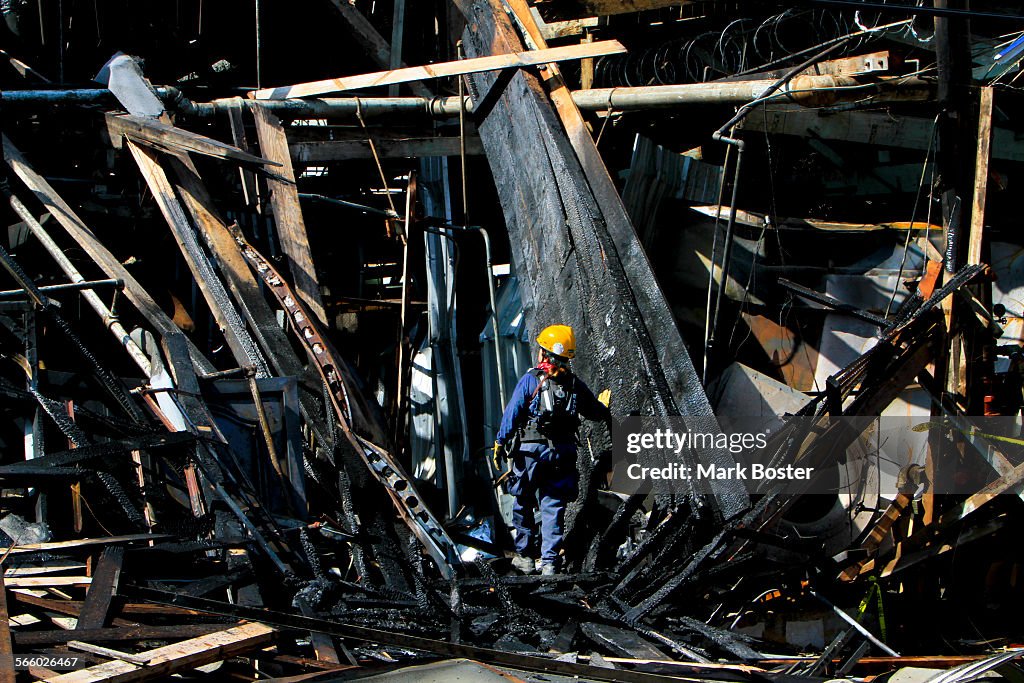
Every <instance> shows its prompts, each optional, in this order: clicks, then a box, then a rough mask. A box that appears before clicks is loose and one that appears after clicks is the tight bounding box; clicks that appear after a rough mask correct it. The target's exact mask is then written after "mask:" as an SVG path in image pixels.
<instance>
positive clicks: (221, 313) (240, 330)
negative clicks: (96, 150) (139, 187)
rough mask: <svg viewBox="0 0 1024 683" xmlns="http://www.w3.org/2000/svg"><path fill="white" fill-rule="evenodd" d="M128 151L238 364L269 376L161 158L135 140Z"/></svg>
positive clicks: (129, 144) (261, 375)
mask: <svg viewBox="0 0 1024 683" xmlns="http://www.w3.org/2000/svg"><path fill="white" fill-rule="evenodd" d="M128 149H129V150H130V151H131V153H132V156H133V157H135V162H136V164H138V167H139V171H140V172H141V173H142V177H143V178H145V180H146V184H147V185H148V186H149V189H150V191H151V192H152V193H153V197H154V199H156V203H157V205H158V206H159V207H160V211H161V213H163V215H164V218H165V219H166V221H167V225H168V227H170V229H171V233H172V234H173V235H174V240H175V242H177V244H178V248H179V249H180V250H181V254H182V256H183V257H184V259H185V263H187V264H188V267H189V270H191V271H192V276H193V278H194V280H195V282H196V285H197V286H198V287H199V291H201V292H202V293H203V298H204V299H205V300H206V303H207V305H208V306H209V308H210V312H211V313H212V314H213V317H214V319H215V320H216V321H217V326H218V327H219V328H220V329H221V331H222V332H223V334H224V338H225V340H226V341H227V343H228V347H230V349H231V353H232V355H233V356H234V357H235V361H236V362H237V363H238V364H239V366H240V367H249V366H252V367H255V368H256V371H257V375H258V376H260V377H266V376H268V375H269V373H268V372H267V368H266V363H265V362H264V360H263V356H262V355H261V354H260V352H259V350H258V349H257V348H256V343H255V342H254V341H253V340H252V337H251V336H250V335H249V332H248V330H246V329H245V325H244V323H243V322H242V317H241V315H239V313H238V311H237V310H236V309H235V307H234V305H233V304H232V302H231V300H230V299H229V298H228V295H227V291H226V290H225V288H224V285H223V284H222V283H221V281H220V278H218V277H217V275H216V273H215V272H214V270H213V268H212V267H211V265H210V263H209V260H208V259H207V257H206V255H205V254H204V253H203V251H202V249H201V248H200V247H199V242H198V240H197V239H196V235H195V231H194V230H193V229H192V225H191V223H189V220H188V216H187V215H186V214H185V210H184V208H183V207H182V205H181V202H180V201H179V200H178V197H177V195H175V193H174V187H173V186H172V185H171V183H170V181H169V180H168V179H167V174H166V173H165V172H164V169H163V167H162V166H161V164H160V158H159V155H158V154H157V152H155V151H153V150H152V149H150V148H148V147H143V146H141V145H138V144H136V143H135V142H134V141H132V140H129V141H128Z"/></svg>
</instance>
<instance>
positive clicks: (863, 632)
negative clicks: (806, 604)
mask: <svg viewBox="0 0 1024 683" xmlns="http://www.w3.org/2000/svg"><path fill="white" fill-rule="evenodd" d="M808 592H809V593H810V594H811V595H813V596H814V597H816V598H817V599H818V600H820V601H821V602H823V603H824V604H825V605H827V606H828V607H829V608H831V609H832V611H833V612H835V614H836V616H837V617H839V618H840V619H842V620H843V621H845V622H846V623H847V624H849V625H850V626H852V627H853V628H855V629H856V630H857V632H858V633H860V634H861V635H862V636H864V637H865V638H867V639H868V640H870V641H871V642H872V643H873V644H874V645H875V646H877V647H878V648H879V649H880V650H882V652H884V653H885V654H887V655H889V656H890V657H899V656H900V653H899V652H896V650H894V649H892V648H891V647H889V646H888V645H886V644H885V643H883V642H882V641H880V640H879V639H878V638H876V637H875V636H874V635H873V634H872V633H871V631H869V630H867V629H866V628H864V627H863V626H861V625H860V623H859V622H858V621H857V620H856V619H854V618H853V617H851V616H850V615H849V614H847V613H846V612H844V611H843V610H841V609H839V608H838V607H836V606H835V605H833V604H832V603H831V602H829V601H828V600H826V599H825V598H823V597H822V596H821V595H819V594H818V593H816V592H815V591H808Z"/></svg>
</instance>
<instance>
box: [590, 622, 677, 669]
mask: <svg viewBox="0 0 1024 683" xmlns="http://www.w3.org/2000/svg"><path fill="white" fill-rule="evenodd" d="M580 630H581V631H583V634H584V635H586V636H587V638H590V639H591V640H592V641H594V643H596V644H597V645H600V646H602V647H605V648H607V649H608V650H610V651H611V652H614V653H615V654H617V655H619V656H620V657H630V658H633V659H650V660H663V659H667V657H665V655H664V653H662V652H661V651H660V650H658V648H656V647H654V646H653V645H651V644H650V643H649V642H647V641H646V640H644V639H643V638H641V637H640V636H638V635H637V634H636V633H634V632H632V631H627V630H626V629H623V628H618V627H616V626H608V625H607V624H596V623H592V622H591V623H586V624H582V625H581V626H580Z"/></svg>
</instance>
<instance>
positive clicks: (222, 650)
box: [48, 624, 274, 683]
mask: <svg viewBox="0 0 1024 683" xmlns="http://www.w3.org/2000/svg"><path fill="white" fill-rule="evenodd" d="M273 636H274V629H272V628H269V627H267V626H264V625H263V624H244V625H242V626H236V627H235V628H229V629H227V630H226V631H220V632H218V633H212V634H210V635H206V636H200V637H198V638H192V639H189V640H185V641H183V642H180V643H175V644H174V645H167V646H166V647H160V648H157V649H155V650H148V651H146V652H142V653H140V654H139V655H137V656H136V657H137V658H142V659H144V660H145V662H146V663H145V664H144V665H140V664H134V663H132V662H123V661H112V662H106V663H104V664H97V665H96V666H90V667H89V668H87V669H80V670H78V671H72V672H70V673H66V674H64V675H62V676H57V677H56V678H51V679H48V680H50V681H52V682H53V683H93V682H94V681H104V682H105V683H127V682H128V681H152V680H163V679H164V678H166V677H167V676H169V675H170V674H172V673H175V672H177V671H182V670H185V669H194V668H195V667H197V666H202V665H204V664H210V663H212V662H219V661H221V660H223V659H227V658H229V657H234V656H237V655H239V654H243V653H245V652H248V651H250V650H252V649H254V648H257V647H259V646H260V645H263V644H264V643H267V642H269V641H270V640H271V639H272V638H273Z"/></svg>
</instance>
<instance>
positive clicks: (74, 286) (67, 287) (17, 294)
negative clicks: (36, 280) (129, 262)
mask: <svg viewBox="0 0 1024 683" xmlns="http://www.w3.org/2000/svg"><path fill="white" fill-rule="evenodd" d="M101 287H115V288H117V289H124V280H114V279H111V280H88V281H83V282H67V283H64V284H62V285H45V286H43V287H37V289H38V290H39V291H40V292H43V293H44V294H49V293H51V292H69V291H77V290H80V289H99V288H101ZM23 296H28V292H27V291H25V290H24V289H5V290H3V291H0V299H17V298H21V297H23Z"/></svg>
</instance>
